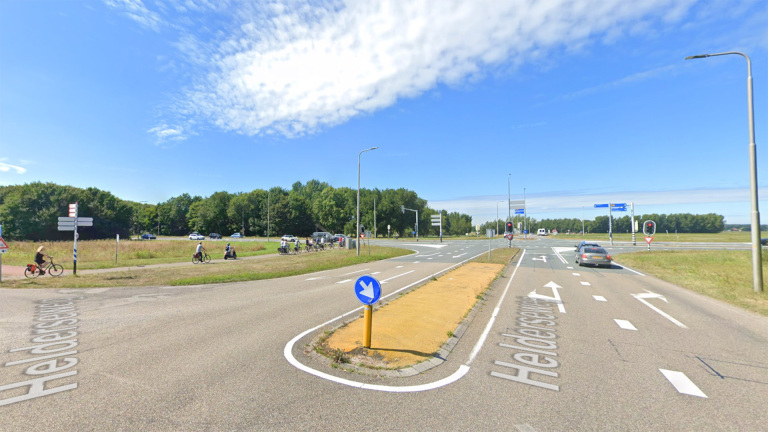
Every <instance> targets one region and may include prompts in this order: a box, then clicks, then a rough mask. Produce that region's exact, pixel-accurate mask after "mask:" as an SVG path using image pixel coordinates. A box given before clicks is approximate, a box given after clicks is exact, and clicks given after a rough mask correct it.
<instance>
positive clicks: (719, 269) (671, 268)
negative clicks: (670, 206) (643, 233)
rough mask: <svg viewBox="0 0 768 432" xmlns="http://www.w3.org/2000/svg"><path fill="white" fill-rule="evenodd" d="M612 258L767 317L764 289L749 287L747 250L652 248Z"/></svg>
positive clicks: (767, 271) (767, 258)
mask: <svg viewBox="0 0 768 432" xmlns="http://www.w3.org/2000/svg"><path fill="white" fill-rule="evenodd" d="M615 259H616V261H617V262H619V263H621V264H625V265H627V266H628V267H631V268H634V269H636V270H639V271H642V272H645V273H648V274H651V275H654V276H656V277H658V278H659V279H663V280H665V281H668V282H671V283H673V284H675V285H679V286H682V287H684V288H687V289H690V290H691V291H696V292H698V293H701V294H705V295H708V296H710V297H712V298H716V299H718V300H722V301H724V302H727V303H730V304H732V305H734V306H738V307H741V308H744V309H746V310H749V311H752V312H756V313H759V314H761V315H765V316H768V291H763V292H762V293H755V292H754V290H753V288H752V255H751V251H727V250H718V251H655V252H647V253H646V252H635V253H630V254H620V255H617V256H616V257H615ZM767 264H768V256H766V254H765V253H764V254H763V284H764V286H766V287H768V285H766V280H765V279H766V277H768V268H766V265H767Z"/></svg>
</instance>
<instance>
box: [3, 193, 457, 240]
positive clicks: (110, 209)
mask: <svg viewBox="0 0 768 432" xmlns="http://www.w3.org/2000/svg"><path fill="white" fill-rule="evenodd" d="M75 202H77V203H78V204H79V216H82V217H93V226H92V227H87V228H82V229H79V230H78V234H79V235H80V238H81V239H102V238H114V237H115V235H116V234H119V235H120V236H121V237H126V236H129V235H131V234H140V233H144V232H151V233H154V234H157V235H172V236H179V235H182V236H183V235H187V234H189V233H190V232H191V231H198V232H200V233H201V234H208V233H212V232H216V233H220V234H222V235H229V234H232V233H234V232H240V233H242V234H243V235H245V236H266V235H267V234H268V231H269V235H275V236H280V235H282V234H293V235H297V236H308V235H311V233H312V232H315V231H328V232H331V233H346V234H349V235H354V232H355V230H356V213H357V190H356V189H351V188H347V187H341V188H334V187H332V186H330V185H328V184H327V183H325V182H320V181H318V180H310V181H308V182H307V183H306V184H302V183H301V182H296V183H294V184H293V185H292V187H291V189H289V190H286V189H284V188H281V187H273V188H271V189H268V190H264V189H255V190H253V191H251V192H239V193H229V192H216V193H214V194H212V195H211V196H209V197H205V198H203V197H200V196H191V195H189V194H186V193H185V194H182V195H180V196H177V197H173V198H170V199H168V200H167V201H165V202H161V203H158V204H148V203H137V202H134V201H127V200H121V199H119V198H117V197H115V196H114V195H112V194H111V193H109V192H106V191H102V190H99V189H96V188H87V189H81V188H75V187H71V186H60V185H56V184H53V183H40V182H35V183H29V184H24V185H12V186H1V187H0V225H2V236H3V237H4V238H7V239H10V240H34V241H39V240H65V239H70V238H72V233H71V232H66V231H58V228H57V226H58V217H60V216H67V213H68V207H69V204H71V203H75ZM374 206H375V213H374ZM401 207H405V208H407V209H413V210H417V211H418V222H417V220H416V213H415V212H412V211H408V210H406V211H405V212H403V210H402V208H401ZM439 212H440V211H439V210H436V209H432V208H429V207H428V206H427V201H426V200H424V199H422V198H420V197H419V196H418V195H417V194H416V192H414V191H411V190H408V189H404V188H400V189H385V190H379V189H361V190H360V223H361V225H362V226H364V227H365V229H366V230H368V231H371V233H374V232H375V233H376V234H377V235H378V236H379V237H383V236H387V235H388V233H389V234H390V235H392V236H394V235H400V236H408V235H411V233H412V232H413V231H416V224H417V223H418V231H419V235H421V236H437V235H439V228H438V227H433V226H431V216H432V215H434V214H438V213H439ZM442 213H443V233H444V235H463V234H465V233H467V232H469V231H470V230H472V217H471V216H469V215H467V214H463V213H459V212H450V213H449V212H447V211H446V210H443V211H442ZM374 218H375V223H374ZM388 228H389V229H388Z"/></svg>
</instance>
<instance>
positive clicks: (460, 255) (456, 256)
mask: <svg viewBox="0 0 768 432" xmlns="http://www.w3.org/2000/svg"><path fill="white" fill-rule="evenodd" d="M466 254H467V253H466V252H464V253H463V254H459V255H455V256H454V258H458V257H462V256H464V255H466Z"/></svg>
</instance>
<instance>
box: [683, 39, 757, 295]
mask: <svg viewBox="0 0 768 432" xmlns="http://www.w3.org/2000/svg"><path fill="white" fill-rule="evenodd" d="M729 54H733V55H740V56H742V57H744V58H745V59H746V60H747V111H748V115H749V189H750V195H751V198H752V214H751V220H752V225H751V234H752V285H753V288H754V290H755V292H758V293H759V292H763V257H762V250H761V245H760V211H759V210H758V206H757V160H756V157H755V153H756V146H755V119H754V117H755V115H754V107H753V106H754V105H753V102H752V62H751V61H750V60H749V56H748V55H746V54H744V53H740V52H737V51H729V52H722V53H716V54H699V55H694V56H689V57H686V58H685V59H686V60H691V59H700V58H707V57H715V56H721V55H729Z"/></svg>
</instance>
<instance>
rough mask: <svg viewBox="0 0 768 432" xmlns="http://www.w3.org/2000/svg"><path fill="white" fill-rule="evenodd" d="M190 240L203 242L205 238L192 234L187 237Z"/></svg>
mask: <svg viewBox="0 0 768 432" xmlns="http://www.w3.org/2000/svg"><path fill="white" fill-rule="evenodd" d="M189 239H190V240H205V236H204V235H202V234H200V233H199V232H193V233H192V234H190V235H189Z"/></svg>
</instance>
